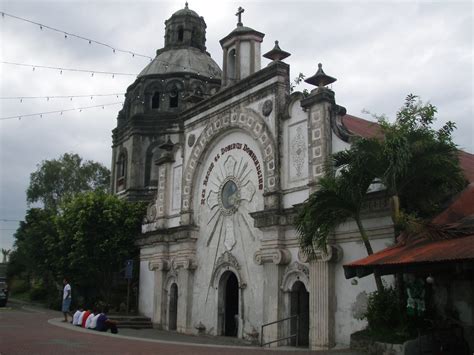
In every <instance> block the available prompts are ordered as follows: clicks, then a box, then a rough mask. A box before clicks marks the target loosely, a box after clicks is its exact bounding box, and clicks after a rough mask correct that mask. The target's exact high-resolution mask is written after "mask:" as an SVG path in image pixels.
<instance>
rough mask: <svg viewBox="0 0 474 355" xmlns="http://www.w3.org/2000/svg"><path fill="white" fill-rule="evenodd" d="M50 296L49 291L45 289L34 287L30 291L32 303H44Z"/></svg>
mask: <svg viewBox="0 0 474 355" xmlns="http://www.w3.org/2000/svg"><path fill="white" fill-rule="evenodd" d="M47 296H48V290H47V289H46V288H45V287H43V286H39V287H34V288H32V289H31V291H30V300H32V301H44V300H45V299H46V298H47Z"/></svg>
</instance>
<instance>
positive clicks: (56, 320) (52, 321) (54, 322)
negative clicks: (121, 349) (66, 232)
mask: <svg viewBox="0 0 474 355" xmlns="http://www.w3.org/2000/svg"><path fill="white" fill-rule="evenodd" d="M61 320H62V318H52V319H49V320H48V323H49V324H51V325H54V326H57V327H61V328H64V329H68V330H71V331H76V332H82V333H87V334H93V335H99V336H107V337H111V338H119V339H127V340H137V341H145V342H149V343H161V344H169V345H180V346H198V347H203V348H226V349H242V350H264V351H285V352H296V353H298V352H302V351H305V352H308V351H309V350H308V349H288V348H261V347H257V346H238V345H217V344H202V343H189V342H181V341H170V340H161V339H149V338H140V337H133V336H128V335H120V334H112V333H108V332H98V331H95V330H90V329H84V328H81V327H77V326H74V325H72V324H70V323H63V322H61Z"/></svg>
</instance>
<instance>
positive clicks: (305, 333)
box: [290, 281, 309, 346]
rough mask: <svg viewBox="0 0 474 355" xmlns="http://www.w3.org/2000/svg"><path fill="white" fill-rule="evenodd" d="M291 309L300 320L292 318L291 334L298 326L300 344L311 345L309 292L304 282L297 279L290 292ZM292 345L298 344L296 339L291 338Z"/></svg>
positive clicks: (292, 313)
mask: <svg viewBox="0 0 474 355" xmlns="http://www.w3.org/2000/svg"><path fill="white" fill-rule="evenodd" d="M290 295H291V296H290V297H291V299H290V302H291V304H290V311H291V315H292V316H293V315H298V320H297V319H296V318H293V319H292V320H291V334H295V333H296V328H298V346H308V345H309V293H308V291H307V290H306V287H305V285H304V283H302V282H301V281H296V282H295V283H294V284H293V287H292V288H291V293H290ZM291 345H293V346H295V345H296V339H295V338H292V339H291Z"/></svg>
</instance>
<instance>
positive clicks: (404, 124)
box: [335, 95, 467, 232]
mask: <svg viewBox="0 0 474 355" xmlns="http://www.w3.org/2000/svg"><path fill="white" fill-rule="evenodd" d="M436 112H437V109H436V107H435V106H433V105H431V104H429V103H428V104H424V103H423V102H421V101H420V100H419V98H418V97H417V96H415V95H408V96H407V98H406V100H405V104H404V106H403V107H402V108H401V109H400V110H399V111H398V112H397V116H396V120H395V122H394V123H390V122H388V120H387V119H386V118H385V117H383V116H379V117H377V116H376V117H377V118H378V123H379V125H380V127H381V131H382V136H381V137H379V138H377V137H374V138H363V139H359V140H356V141H355V142H354V143H353V145H352V146H351V148H350V149H349V150H346V151H343V152H341V153H339V154H337V155H336V156H335V166H336V168H341V167H343V168H345V169H347V170H348V171H361V170H365V171H366V173H367V174H368V175H373V176H375V178H376V179H377V181H378V182H380V183H382V184H383V186H384V187H385V189H386V192H387V194H388V196H389V198H390V200H391V206H392V218H393V222H394V224H395V227H396V229H397V231H398V232H399V231H402V230H405V229H407V228H409V227H410V223H411V222H412V221H414V220H416V219H417V218H429V217H432V216H433V215H434V214H436V213H438V212H439V211H440V210H441V209H442V206H443V203H445V202H446V199H447V198H449V197H450V196H452V195H454V194H455V193H457V192H459V191H460V190H462V189H463V188H464V186H466V183H467V182H466V180H465V178H464V176H463V172H462V170H461V167H460V165H459V159H458V150H457V147H456V145H455V144H454V142H453V140H452V136H451V134H452V132H453V130H454V128H455V124H454V123H453V122H447V123H446V124H445V125H444V126H443V127H442V128H440V129H439V130H435V129H434V128H433V127H432V125H433V123H434V122H435V114H436Z"/></svg>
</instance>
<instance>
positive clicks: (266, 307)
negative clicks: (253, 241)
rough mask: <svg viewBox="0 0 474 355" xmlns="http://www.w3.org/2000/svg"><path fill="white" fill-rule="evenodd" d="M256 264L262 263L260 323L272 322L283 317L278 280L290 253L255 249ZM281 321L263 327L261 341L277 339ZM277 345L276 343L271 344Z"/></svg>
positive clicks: (288, 260)
mask: <svg viewBox="0 0 474 355" xmlns="http://www.w3.org/2000/svg"><path fill="white" fill-rule="evenodd" d="M254 259H255V262H256V263H257V264H260V265H262V264H263V275H264V282H263V320H262V324H266V323H270V322H274V321H276V320H279V319H281V318H283V314H282V309H283V293H282V291H281V290H280V282H281V279H282V276H283V272H284V269H285V265H287V264H288V263H289V262H290V261H291V254H290V253H289V251H288V250H287V249H273V250H263V251H260V250H259V251H257V252H256V253H255V255H254ZM282 329H284V327H282V324H281V323H278V324H273V325H270V326H268V327H265V329H264V334H263V342H268V341H272V340H276V339H278V338H279V337H280V336H281V334H282ZM272 346H277V343H274V344H272Z"/></svg>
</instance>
